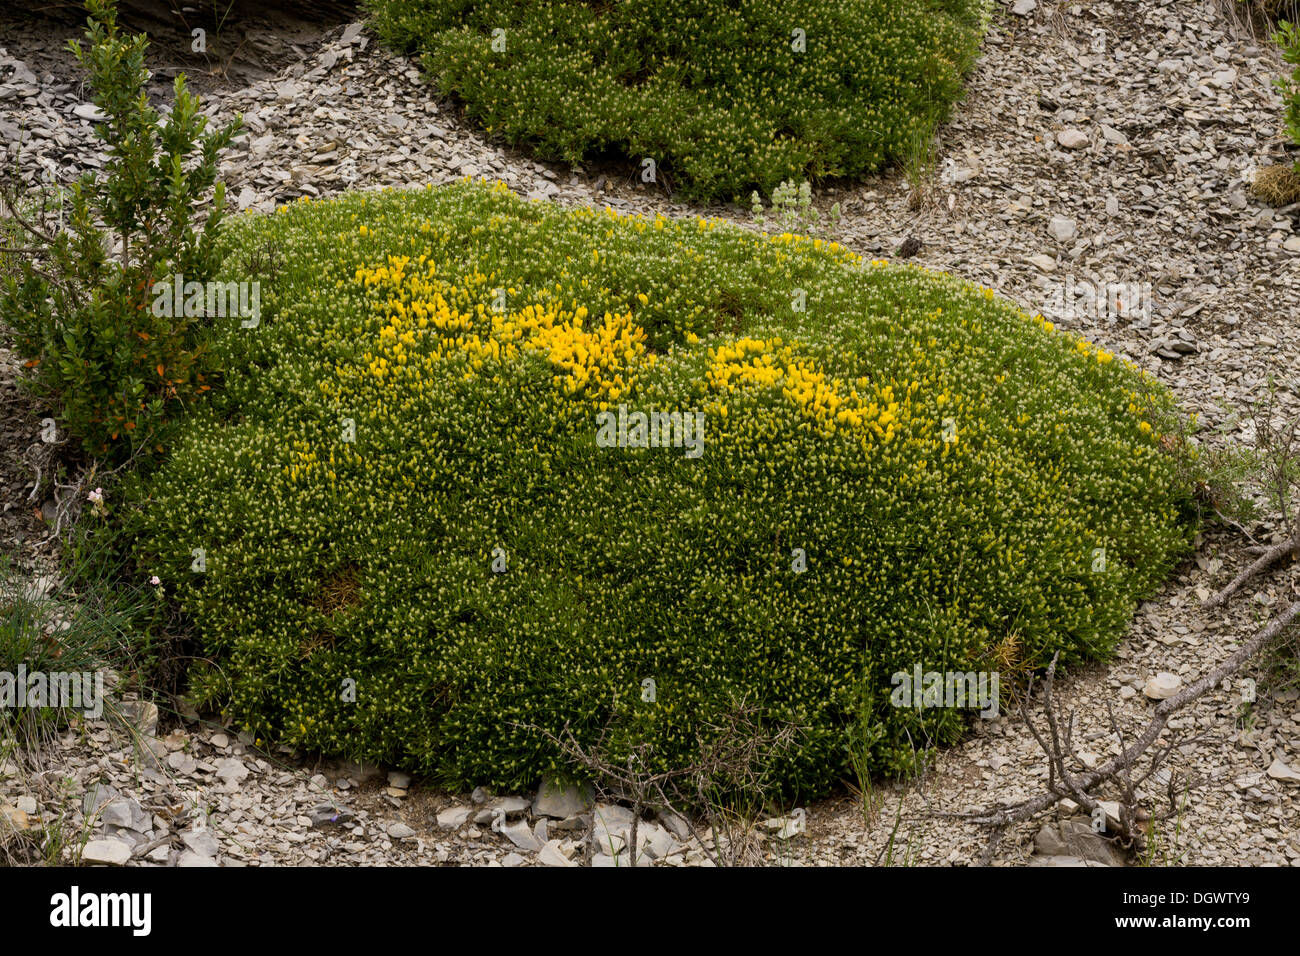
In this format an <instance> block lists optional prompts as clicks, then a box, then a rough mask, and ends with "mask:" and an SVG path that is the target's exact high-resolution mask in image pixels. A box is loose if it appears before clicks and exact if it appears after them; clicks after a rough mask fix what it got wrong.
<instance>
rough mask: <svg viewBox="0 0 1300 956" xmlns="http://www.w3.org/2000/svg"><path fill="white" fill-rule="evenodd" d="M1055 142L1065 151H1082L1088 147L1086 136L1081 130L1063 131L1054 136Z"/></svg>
mask: <svg viewBox="0 0 1300 956" xmlns="http://www.w3.org/2000/svg"><path fill="white" fill-rule="evenodd" d="M1056 141H1057V142H1058V143H1060V144H1061V145H1062V146H1064V147H1065V148H1066V149H1083V147H1085V146H1087V145H1088V136H1087V134H1086V133H1084V132H1083V131H1082V130H1078V129H1063V130H1061V131H1060V132H1059V133H1057V134H1056Z"/></svg>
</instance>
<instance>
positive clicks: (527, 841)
mask: <svg viewBox="0 0 1300 956" xmlns="http://www.w3.org/2000/svg"><path fill="white" fill-rule="evenodd" d="M499 832H500V833H501V835H502V836H504V837H505V838H506V839H507V840H509V841H510V842H511V843H513V844H514V845H515V846H517V847H519V849H521V850H523V851H524V852H525V853H535V852H537V851H538V850H540V849H541V848H542V843H541V841H540V840H538V839H537V837H535V836H533V831H532V830H530V829H528V824H527V823H525V822H524V821H523V820H520V821H519V822H518V823H513V824H511V825H510V826H505V827H502V828H501V829H500V831H499Z"/></svg>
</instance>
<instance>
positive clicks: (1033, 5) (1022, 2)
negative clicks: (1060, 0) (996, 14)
mask: <svg viewBox="0 0 1300 956" xmlns="http://www.w3.org/2000/svg"><path fill="white" fill-rule="evenodd" d="M1037 9H1038V0H1016V2H1015V4H1014V5H1013V6H1012V7H1011V12H1012V13H1014V14H1015V15H1016V16H1018V17H1027V16H1029V15H1030V14H1031V13H1033V12H1034V11H1035V10H1037Z"/></svg>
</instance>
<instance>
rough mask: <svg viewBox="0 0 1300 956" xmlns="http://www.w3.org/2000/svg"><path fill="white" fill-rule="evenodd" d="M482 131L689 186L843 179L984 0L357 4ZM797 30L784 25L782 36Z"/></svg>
mask: <svg viewBox="0 0 1300 956" xmlns="http://www.w3.org/2000/svg"><path fill="white" fill-rule="evenodd" d="M367 6H368V7H369V9H370V11H371V13H372V14H373V19H372V23H373V25H374V27H375V29H376V31H377V32H378V33H379V35H380V36H381V37H382V38H383V39H384V41H385V42H386V43H388V44H389V45H391V46H393V47H395V48H396V49H398V50H402V51H404V52H417V53H419V54H422V62H423V64H424V67H425V68H426V69H427V70H428V71H429V73H430V74H431V75H433V76H434V77H435V78H436V79H437V81H438V83H439V85H440V87H441V89H442V90H443V91H444V92H445V93H447V94H450V95H454V96H456V97H457V98H458V99H459V100H461V101H462V102H463V103H464V104H465V107H466V109H467V111H468V113H469V115H470V116H471V117H472V118H474V119H475V120H477V121H480V122H481V123H482V124H483V125H484V126H485V127H486V129H487V131H488V132H489V133H493V134H499V135H500V136H502V137H504V138H505V139H506V140H507V141H508V142H510V143H512V144H515V145H525V144H526V145H529V146H532V147H534V148H535V149H536V150H537V152H538V153H539V154H540V155H542V156H545V157H549V158H554V159H560V160H565V161H568V162H578V161H580V160H582V159H585V158H593V157H602V156H606V155H609V154H622V155H624V156H626V157H628V158H629V159H631V160H632V161H633V162H634V163H637V164H640V163H642V161H643V159H644V158H645V157H650V158H652V159H653V160H654V161H655V163H656V165H657V167H658V169H659V170H663V171H664V172H665V174H666V176H667V178H668V179H669V181H670V183H671V185H672V187H673V188H674V189H675V190H677V189H680V190H681V191H682V192H683V193H684V194H685V195H689V196H694V197H696V198H701V199H706V198H718V199H723V200H729V199H737V198H738V197H740V196H742V195H743V196H746V197H747V196H748V195H749V192H750V190H752V189H754V188H758V189H760V190H762V191H763V192H764V193H765V194H766V193H768V192H770V191H771V190H772V189H773V188H774V187H775V186H776V185H777V184H778V183H780V182H782V181H783V180H786V179H789V178H795V179H803V178H805V177H813V178H818V177H823V176H857V175H860V174H863V173H868V172H873V171H875V170H877V169H879V168H880V167H882V166H883V165H885V164H886V163H889V162H891V161H894V160H896V159H899V158H901V157H903V156H904V155H906V154H907V151H908V150H909V148H911V144H913V143H914V142H916V141H917V140H918V138H919V139H920V140H928V139H929V138H930V136H931V135H932V134H933V131H934V127H935V126H936V125H937V124H938V123H939V122H941V121H942V120H943V119H944V118H945V116H946V115H947V112H948V110H949V108H950V106H951V105H952V103H953V102H955V101H956V100H957V99H958V98H959V97H960V95H961V90H962V77H963V75H964V74H965V73H966V72H967V71H968V70H969V69H970V68H971V66H972V65H973V64H974V62H975V59H976V57H977V56H978V53H979V45H980V42H981V40H982V39H983V35H984V31H985V29H986V28H987V23H988V17H989V14H990V7H989V4H988V3H987V2H985V0H744V2H740V3H736V2H722V0H664V2H659V3H629V2H612V3H611V2H605V0H600V2H589V0H555V2H542V3H516V2H513V0H488V2H482V3H468V2H465V0H369V2H368V4H367ZM796 31H799V33H796Z"/></svg>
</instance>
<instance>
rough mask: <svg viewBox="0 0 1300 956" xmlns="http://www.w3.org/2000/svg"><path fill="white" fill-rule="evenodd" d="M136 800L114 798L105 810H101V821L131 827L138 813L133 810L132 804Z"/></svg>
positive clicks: (111, 824)
mask: <svg viewBox="0 0 1300 956" xmlns="http://www.w3.org/2000/svg"><path fill="white" fill-rule="evenodd" d="M134 802H135V801H133V800H132V801H127V800H114V801H113V802H112V803H110V804H109V805H108V806H106V807H105V808H104V809H103V810H101V811H100V814H99V819H100V822H101V823H104V824H107V825H108V826H114V827H126V828H128V829H130V828H131V825H132V823H133V822H134V821H135V819H136V816H137V814H135V813H133V812H132V810H131V804H132V803H134Z"/></svg>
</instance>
